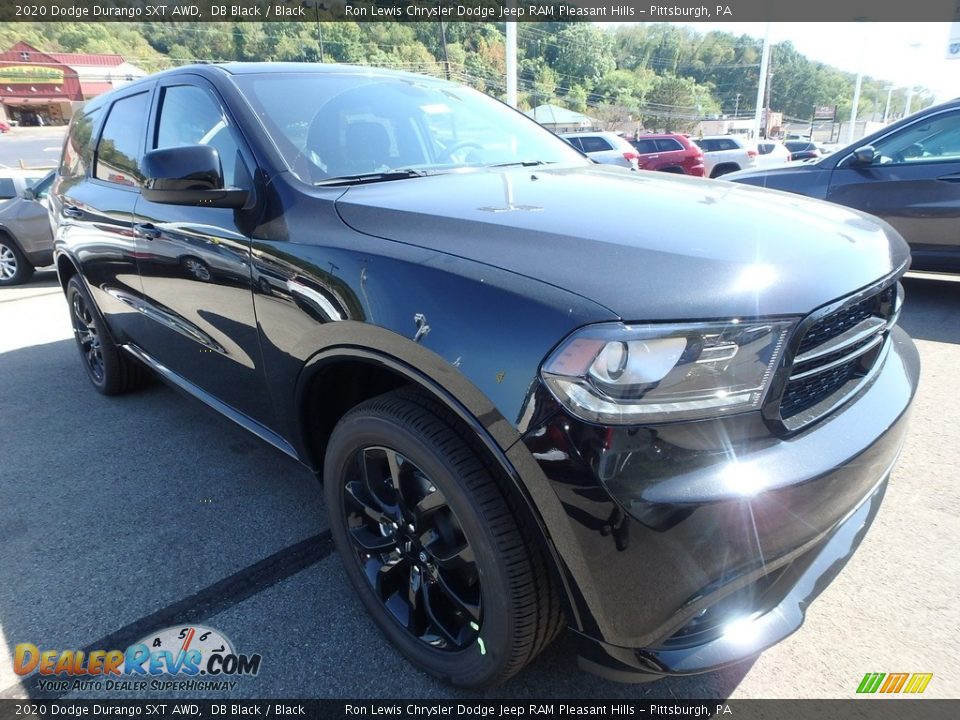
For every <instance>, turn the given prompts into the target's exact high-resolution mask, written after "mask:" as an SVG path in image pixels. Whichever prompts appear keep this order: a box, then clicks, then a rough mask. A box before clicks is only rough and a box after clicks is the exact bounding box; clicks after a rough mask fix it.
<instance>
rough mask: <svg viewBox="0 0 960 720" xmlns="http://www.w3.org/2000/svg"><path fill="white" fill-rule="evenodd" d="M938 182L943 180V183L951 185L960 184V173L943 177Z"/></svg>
mask: <svg viewBox="0 0 960 720" xmlns="http://www.w3.org/2000/svg"><path fill="white" fill-rule="evenodd" d="M937 180H942V181H943V182H949V183H960V172H958V173H953V174H951V175H941V176H940V177H938V178H937Z"/></svg>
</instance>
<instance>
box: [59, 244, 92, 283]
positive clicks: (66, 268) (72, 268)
mask: <svg viewBox="0 0 960 720" xmlns="http://www.w3.org/2000/svg"><path fill="white" fill-rule="evenodd" d="M54 264H55V265H56V266H57V279H58V280H59V281H60V288H61V289H62V290H63V291H64V292H66V291H67V283H68V282H70V278H72V277H73V276H74V275H80V279H81V280H82V281H83V283H84V285H86V283H87V279H86V278H85V277H83V275H82V274H81V273H80V268H79V266H78V265H77V263H76V262H74V260H73V258H72V257H70V256H69V255H68V254H67V253H65V252H57V253H55V254H54ZM88 290H89V288H88Z"/></svg>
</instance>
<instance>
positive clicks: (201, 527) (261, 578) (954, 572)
mask: <svg viewBox="0 0 960 720" xmlns="http://www.w3.org/2000/svg"><path fill="white" fill-rule="evenodd" d="M906 286H907V303H906V306H905V309H904V314H903V318H902V325H903V326H904V327H905V328H906V329H907V330H908V331H909V332H910V333H911V335H913V337H914V338H915V339H916V341H917V344H918V346H919V348H920V353H921V357H922V360H923V374H922V382H921V388H920V391H919V396H918V398H917V402H916V404H915V406H914V411H913V417H912V424H911V429H910V435H909V438H908V441H907V444H906V447H905V449H904V452H903V455H902V457H901V460H900V462H899V465H898V466H897V468H896V470H895V472H894V474H893V476H892V479H891V483H890V488H889V491H888V492H887V496H886V499H885V501H884V505H883V507H882V508H881V511H880V514H879V516H878V518H877V520H876V522H875V524H874V526H873V528H872V530H871V532H870V533H869V534H868V535H867V538H866V540H865V541H864V543H863V544H862V546H861V547H860V549H859V551H858V552H857V554H856V555H855V556H854V558H853V559H852V560H851V562H850V563H849V565H848V566H847V567H846V569H845V570H844V571H843V572H842V573H841V575H840V577H839V578H838V579H837V580H836V581H835V582H834V583H833V584H832V585H831V586H830V587H829V588H828V589H827V590H826V592H825V593H824V594H823V595H822V596H821V597H820V598H819V599H818V600H817V602H816V603H814V605H813V606H812V608H811V609H810V610H809V612H808V615H807V621H806V624H805V626H804V627H803V628H801V630H800V631H799V632H797V633H796V634H794V635H793V636H791V637H790V638H788V639H787V640H786V641H784V642H783V643H781V644H780V645H778V646H777V647H775V648H773V649H771V650H769V651H767V652H765V653H763V654H762V655H761V656H760V657H759V658H758V659H753V660H750V661H747V662H744V663H740V664H739V665H736V666H733V667H730V668H727V669H725V670H723V671H720V672H716V673H711V674H708V675H702V676H697V677H690V678H677V679H669V680H664V681H660V682H658V683H653V684H647V685H621V684H616V683H611V682H607V681H603V680H600V679H598V678H595V677H593V676H591V675H588V674H585V673H583V672H581V671H579V670H578V669H577V667H576V662H575V648H574V645H573V642H572V640H571V638H570V637H569V634H564V635H563V636H562V637H561V638H560V639H559V640H558V641H557V642H556V643H555V644H554V645H553V646H552V647H551V648H549V649H548V650H547V651H546V652H545V653H544V654H543V655H542V656H541V657H540V658H538V659H537V660H536V661H535V662H534V663H533V664H532V665H531V666H530V667H529V668H527V669H526V670H525V671H524V672H523V673H521V675H520V676H518V677H517V678H515V679H513V680H512V681H510V682H509V683H507V684H505V685H503V686H502V687H500V688H496V689H494V690H491V691H489V692H487V693H483V694H467V693H462V692H459V691H456V690H453V689H451V688H449V687H447V686H445V685H443V684H441V683H438V682H437V681H435V680H433V679H432V678H430V677H428V676H426V675H424V674H423V673H421V672H419V671H417V670H415V669H413V668H412V667H411V666H410V665H409V664H408V663H406V662H405V661H404V660H403V659H402V658H401V657H400V656H399V655H398V654H397V653H396V652H394V650H393V649H392V648H391V647H390V646H389V645H388V644H387V642H386V641H385V640H384V639H383V637H382V636H381V635H380V634H379V632H378V631H377V630H376V628H375V627H374V625H373V623H372V622H371V621H370V620H369V619H368V618H367V617H366V615H365V613H364V611H363V609H362V607H361V605H360V603H359V601H358V600H357V599H356V598H355V597H354V595H353V592H352V590H351V589H350V587H349V586H348V584H347V581H346V578H345V576H344V574H343V572H342V569H341V565H340V560H339V558H338V557H337V555H336V553H335V552H332V549H331V546H330V541H329V535H328V533H327V520H326V515H325V511H324V509H323V506H322V500H321V492H320V486H319V483H318V482H317V481H316V479H315V478H314V477H313V476H312V475H311V474H310V473H309V472H307V471H306V470H305V469H303V468H302V467H301V466H299V465H298V464H297V463H296V462H294V461H292V460H290V459H289V458H287V457H286V456H284V455H282V454H280V453H279V452H278V451H275V450H274V449H273V448H271V447H269V446H268V445H266V444H264V443H262V442H261V441H259V440H258V439H256V438H255V437H253V436H252V435H249V434H247V433H246V432H245V431H243V430H241V429H240V428H239V427H236V426H234V425H233V424H232V423H231V422H230V421H228V420H226V419H223V418H221V417H220V416H218V415H216V414H215V413H213V412H212V411H210V410H208V409H206V408H205V407H204V406H203V405H201V404H200V403H199V402H197V401H195V400H192V399H189V398H185V397H183V396H181V395H179V394H177V393H176V392H174V391H172V390H170V389H168V388H167V387H165V386H163V385H161V384H155V385H152V386H151V387H149V388H147V389H146V390H144V391H141V392H139V393H136V394H133V395H128V396H124V397H120V398H104V397H101V396H100V395H98V394H97V393H96V392H94V390H93V389H92V387H91V386H90V385H89V383H88V381H87V379H86V377H85V376H84V374H83V370H82V368H81V366H80V362H79V359H78V356H77V351H76V349H75V346H74V342H73V339H72V336H71V331H70V325H69V322H68V316H67V308H66V304H65V303H64V301H63V298H62V295H61V293H60V289H59V286H58V285H57V283H56V278H55V276H54V275H52V274H51V273H49V272H45V273H38V274H37V275H36V276H35V277H34V278H33V279H32V280H31V281H30V282H29V283H28V284H26V285H24V286H20V287H17V288H4V289H0V328H2V332H0V697H19V698H24V697H29V696H32V697H37V698H43V697H56V696H57V695H59V693H54V694H53V695H50V694H45V693H44V692H43V691H41V690H40V689H39V686H38V684H37V683H36V681H35V680H34V679H30V678H27V679H22V678H19V677H18V676H17V675H16V674H15V673H14V671H13V652H14V647H15V646H16V645H17V644H18V643H26V642H29V643H33V644H36V645H38V646H41V648H43V649H47V648H49V649H84V648H99V649H110V648H121V649H122V648H125V647H127V645H129V644H130V643H133V642H136V641H137V640H139V639H140V638H142V637H144V636H146V635H148V634H149V633H151V632H154V631H156V630H159V629H160V628H163V627H167V626H174V625H180V624H200V625H204V626H207V627H211V628H215V629H216V630H218V631H220V632H222V633H223V634H224V635H225V636H227V637H228V638H229V639H230V640H231V641H232V642H233V644H234V647H235V648H236V649H237V651H239V652H244V653H248V654H249V653H259V654H261V655H262V658H263V661H262V668H261V672H260V674H259V675H258V676H256V677H249V678H244V679H241V680H238V684H237V686H236V687H235V688H234V689H233V690H231V691H230V692H229V693H227V694H224V693H217V692H209V693H206V696H208V697H225V696H227V695H228V696H229V697H250V698H253V697H304V698H363V697H413V698H450V697H470V698H479V697H495V698H524V697H531V698H534V697H535V698H564V697H579V698H610V699H612V698H631V699H642V698H651V697H656V698H670V697H676V698H727V697H732V698H754V697H797V698H835V697H852V696H854V694H855V690H856V687H857V685H858V684H859V682H860V679H861V678H862V677H863V675H864V673H866V672H932V673H933V674H934V678H933V680H932V681H931V683H930V684H929V686H928V688H927V690H926V693H925V696H927V697H960V620H958V616H957V614H956V611H955V606H956V602H957V597H958V592H957V591H958V584H957V578H958V577H960V553H958V544H960V540H958V538H960V482H958V481H960V469H958V468H960V403H958V397H960V393H958V391H957V387H958V382H957V374H956V368H957V367H960V278H956V279H911V280H908V281H907V283H906ZM104 695H106V696H108V697H112V698H113V697H116V698H119V697H124V696H130V697H150V696H162V697H177V696H182V697H188V696H189V697H196V696H203V695H204V693H198V692H196V691H192V692H182V693H176V692H161V693H157V692H149V691H148V692H142V691H131V692H120V691H114V692H110V693H94V694H93V695H90V694H84V693H80V692H74V693H71V694H68V695H66V696H65V697H91V696H104Z"/></svg>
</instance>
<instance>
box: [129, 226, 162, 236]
mask: <svg viewBox="0 0 960 720" xmlns="http://www.w3.org/2000/svg"><path fill="white" fill-rule="evenodd" d="M133 229H134V230H136V231H137V233H138V234H139V235H140V236H141V237H145V238H146V239H147V240H156V239H157V238H158V237H160V230H159V229H158V228H156V227H155V226H154V225H153V224H152V223H141V224H137V225H134V226H133Z"/></svg>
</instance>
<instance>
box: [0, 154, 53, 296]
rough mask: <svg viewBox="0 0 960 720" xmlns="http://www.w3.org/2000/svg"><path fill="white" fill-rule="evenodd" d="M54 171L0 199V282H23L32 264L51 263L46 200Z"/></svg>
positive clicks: (30, 273)
mask: <svg viewBox="0 0 960 720" xmlns="http://www.w3.org/2000/svg"><path fill="white" fill-rule="evenodd" d="M53 175H54V173H53V172H52V171H51V172H49V173H47V175H46V176H44V177H43V178H42V179H40V180H39V181H38V182H36V184H34V185H32V187H31V186H30V185H27V186H25V187H21V188H20V190H19V194H18V195H17V196H16V197H13V198H11V199H9V200H4V201H0V286H3V285H16V284H18V283H22V282H25V281H26V280H28V279H29V278H30V276H31V275H33V270H34V268H37V267H43V266H45V265H50V264H52V263H53V234H52V233H51V231H50V218H49V217H48V215H47V200H46V198H47V193H48V192H49V191H50V185H51V184H52V183H53ZM18 177H20V176H18ZM0 179H2V178H0Z"/></svg>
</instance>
